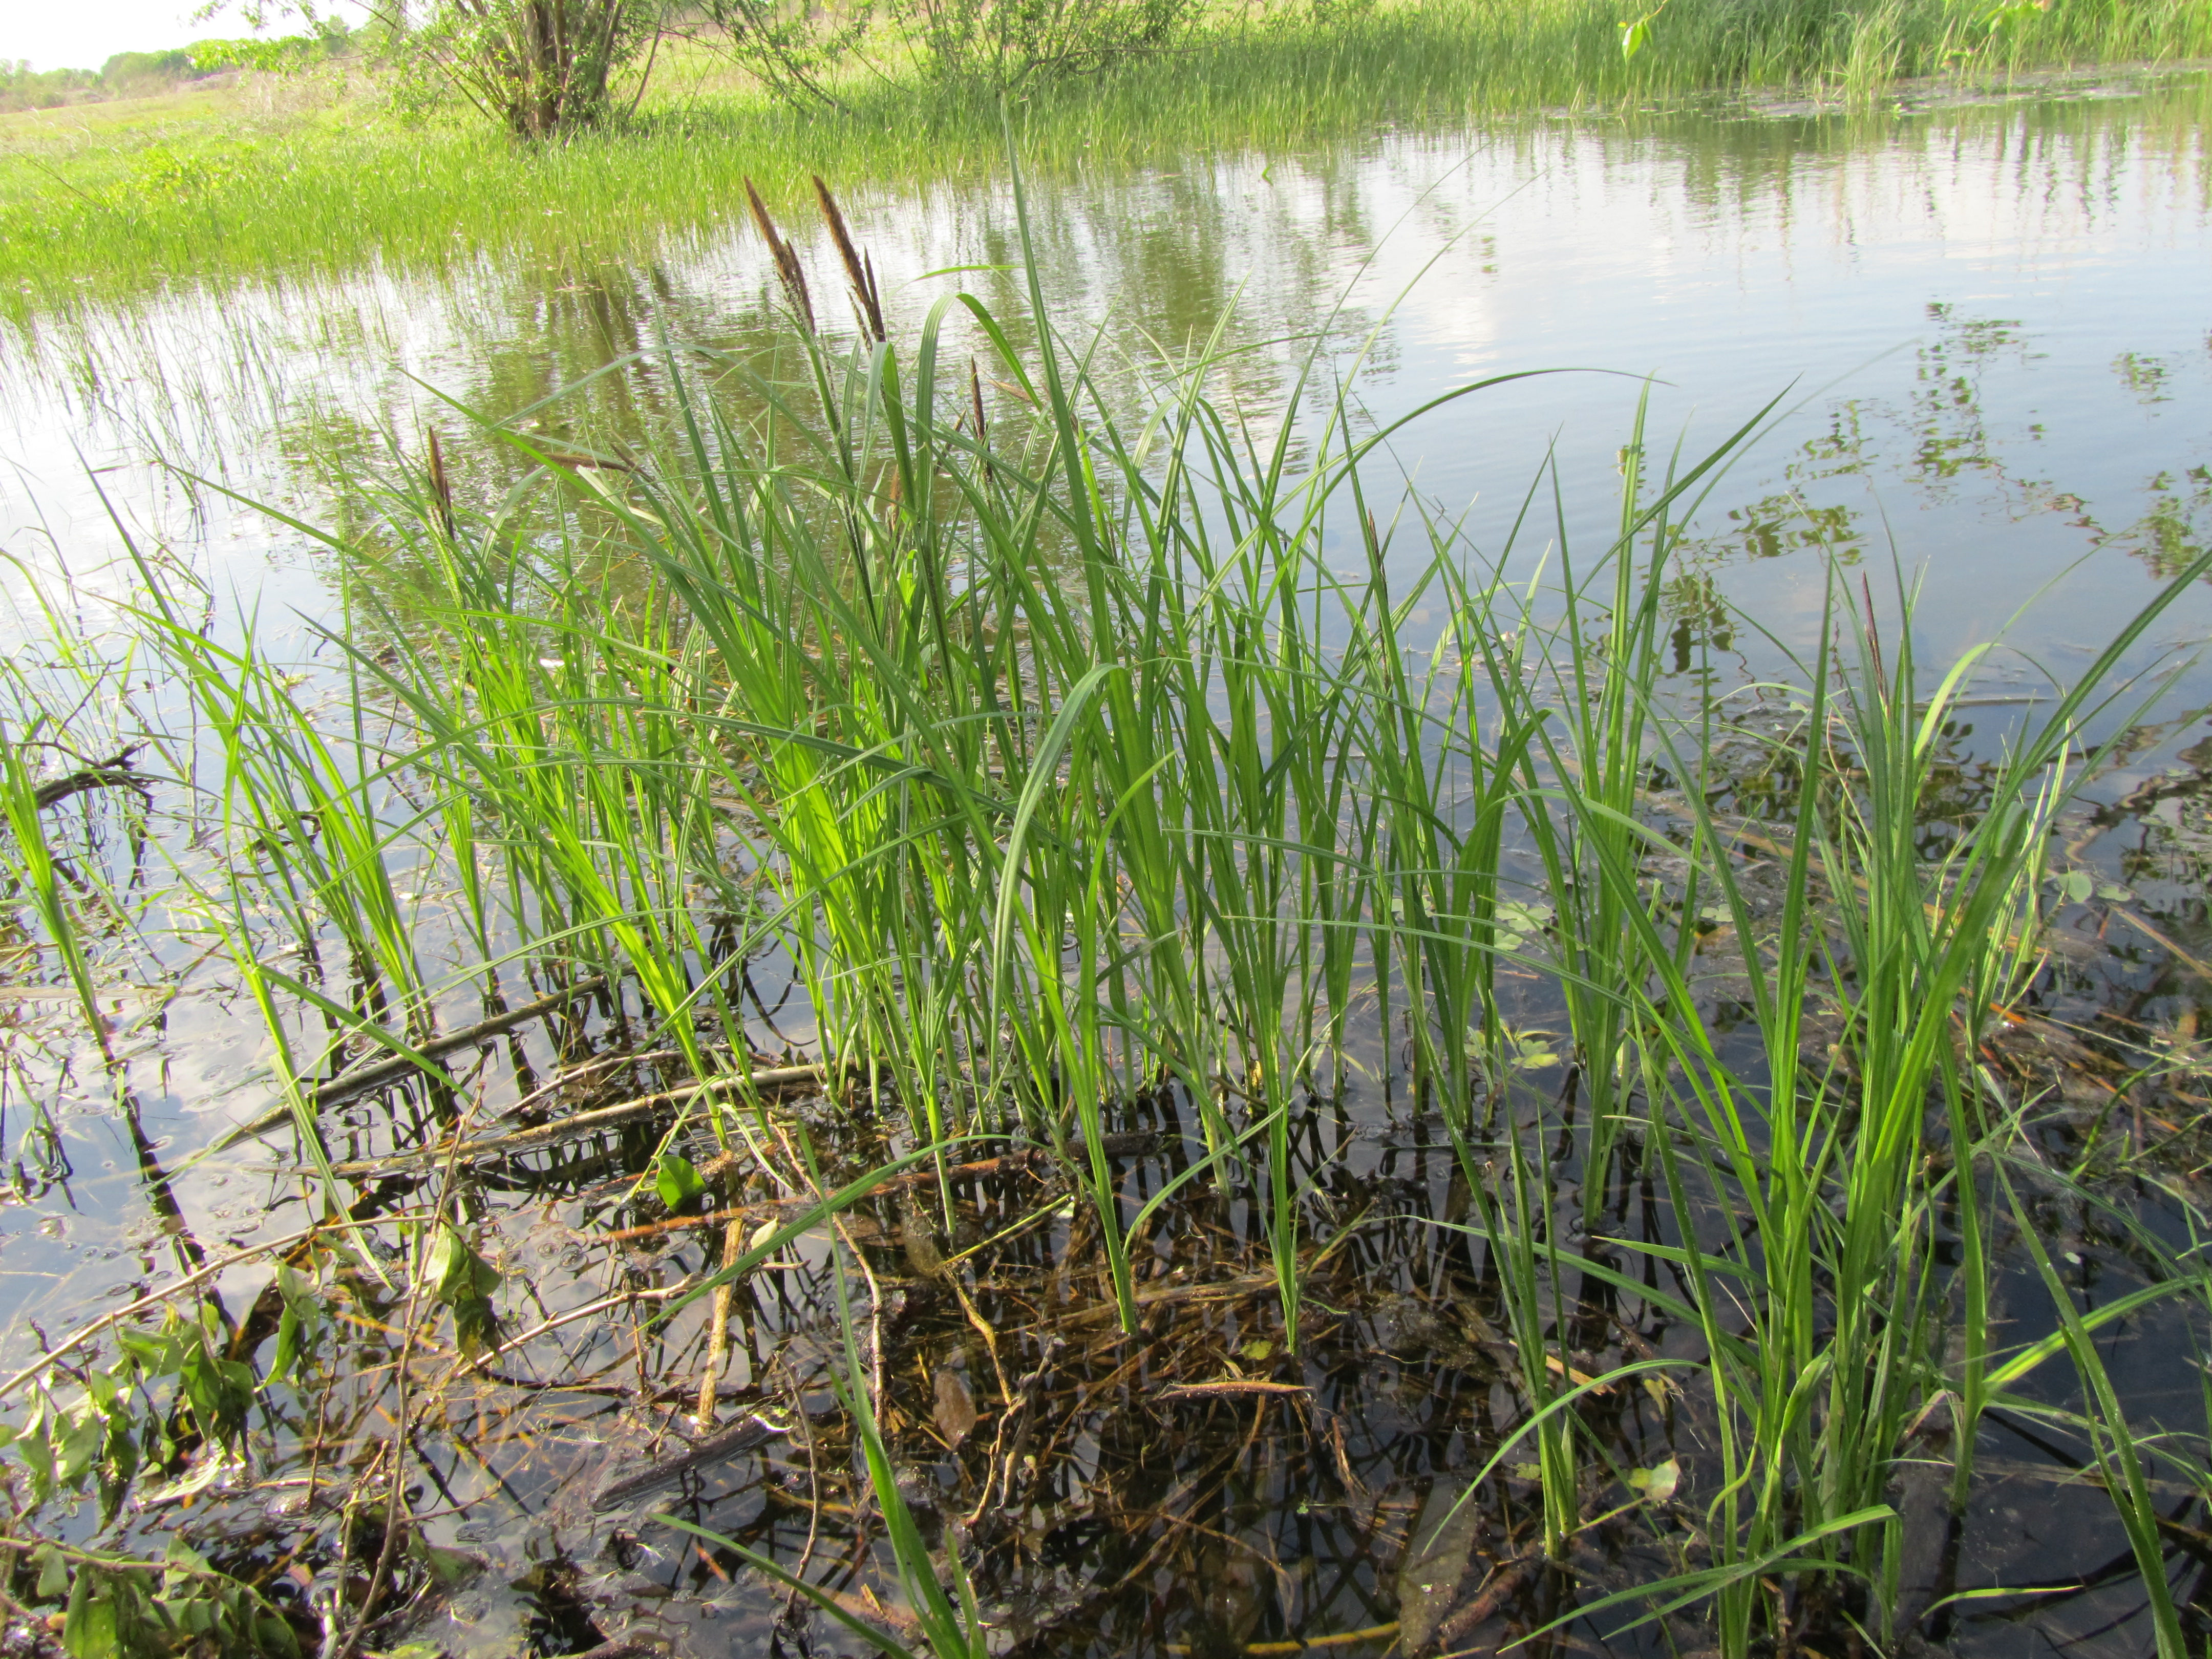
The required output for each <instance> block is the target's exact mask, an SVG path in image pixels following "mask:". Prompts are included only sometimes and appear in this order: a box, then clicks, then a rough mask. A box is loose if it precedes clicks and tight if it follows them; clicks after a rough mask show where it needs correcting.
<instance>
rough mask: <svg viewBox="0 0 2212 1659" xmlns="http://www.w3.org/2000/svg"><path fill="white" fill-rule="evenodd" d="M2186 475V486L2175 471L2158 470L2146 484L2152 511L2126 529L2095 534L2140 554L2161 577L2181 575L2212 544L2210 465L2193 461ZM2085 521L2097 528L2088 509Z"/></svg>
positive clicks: (2102, 543) (2103, 543) (2100, 541)
mask: <svg viewBox="0 0 2212 1659" xmlns="http://www.w3.org/2000/svg"><path fill="white" fill-rule="evenodd" d="M2182 480H2183V483H2186V484H2187V485H2188V486H2190V487H2189V488H2187V489H2183V488H2182V487H2181V486H2180V485H2178V484H2177V483H2175V482H2174V478H2173V475H2172V473H2170V472H2160V473H2159V474H2157V475H2156V476H2155V477H2153V478H2152V479H2151V480H2150V482H2149V483H2148V484H2146V485H2145V486H2144V488H2145V489H2148V490H2149V491H2150V492H2151V496H2152V500H2151V504H2150V511H2148V513H2144V514H2143V515H2142V517H2141V518H2140V519H2137V520H2136V521H2135V522H2134V523H2133V524H2131V525H2130V526H2127V528H2126V529H2124V530H2115V531H2106V530H2101V529H2098V530H2095V532H2094V534H2093V537H2092V538H2091V539H2092V540H2093V541H2094V542H2095V543H2096V544H2097V545H2098V546H2099V547H2112V548H2118V550H2120V551H2122V552H2124V553H2126V554H2128V555H2130V556H2132V557H2135V558H2138V559H2141V560H2142V562H2144V563H2145V564H2146V565H2148V567H2149V568H2150V572H2151V574H2153V575H2154V576H2156V577H2157V578H2158V579H2159V580H2161V581H2165V580H2171V579H2172V577H2174V576H2177V575H2179V574H2180V573H2181V572H2182V571H2183V570H2184V569H2185V568H2188V567H2189V565H2191V563H2193V562H2195V561H2196V560H2197V559H2199V558H2202V557H2203V555H2204V551H2205V550H2206V548H2207V547H2212V466H2192V467H2191V468H2190V469H2189V471H2186V472H2185V473H2183V474H2182ZM2082 522H2083V523H2084V524H2088V525H2091V526H2093V520H2090V519H2088V518H2087V515H2084V517H2083V520H2082Z"/></svg>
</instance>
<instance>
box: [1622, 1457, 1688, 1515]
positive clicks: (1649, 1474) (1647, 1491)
mask: <svg viewBox="0 0 2212 1659" xmlns="http://www.w3.org/2000/svg"><path fill="white" fill-rule="evenodd" d="M1627 1480H1628V1484H1629V1486H1630V1488H1631V1489H1632V1491H1634V1492H1638V1494H1640V1495H1641V1496H1642V1498H1643V1499H1644V1502H1645V1503H1647V1504H1664V1503H1666V1502H1667V1501H1668V1499H1670V1498H1673V1497H1674V1489H1675V1488H1676V1487H1677V1486H1680V1485H1681V1484H1682V1466H1681V1465H1680V1463H1678V1462H1675V1461H1674V1459H1673V1458H1671V1457H1670V1458H1668V1460H1667V1461H1666V1462H1663V1463H1654V1464H1653V1465H1652V1466H1651V1467H1650V1468H1648V1469H1631V1470H1629V1472H1628V1475H1627Z"/></svg>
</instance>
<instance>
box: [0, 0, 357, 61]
mask: <svg viewBox="0 0 2212 1659" xmlns="http://www.w3.org/2000/svg"><path fill="white" fill-rule="evenodd" d="M199 3H200V0H74V3H70V0H0V58H5V59H7V60H8V61H9V62H11V63H12V62H14V61H15V59H17V58H28V59H30V63H31V67H32V68H33V69H34V70H51V69H94V70H96V69H98V68H99V67H100V65H101V64H104V63H106V61H107V60H108V58H111V57H112V56H113V55H114V54H115V53H117V52H163V51H166V50H167V49H168V48H169V47H171V46H183V45H184V44H185V42H186V41H188V40H205V39H207V38H208V37H209V36H210V35H213V36H226V35H241V34H250V33H252V30H251V29H249V28H247V27H246V21H245V20H244V19H243V18H242V17H240V15H238V0H233V3H232V4H231V5H230V6H228V7H227V8H226V9H224V10H222V11H221V12H218V13H217V14H216V15H215V16H213V17H211V18H210V19H209V20H208V21H206V22H204V23H195V22H193V21H191V15H192V13H193V12H194V11H195V10H197V9H198V6H199ZM275 9H276V8H275V7H274V6H271V7H270V10H271V11H272V12H273V11H274V10H275ZM318 9H319V10H322V9H336V10H337V11H338V12H340V13H341V14H343V15H345V18H346V21H348V22H349V23H358V22H359V21H361V12H360V9H359V8H358V7H356V6H349V5H339V6H337V7H335V8H329V7H319V8H318ZM299 28H300V25H299V23H298V21H297V20H296V19H295V20H291V21H285V20H281V19H277V20H272V23H271V27H270V33H275V34H293V33H298V32H299Z"/></svg>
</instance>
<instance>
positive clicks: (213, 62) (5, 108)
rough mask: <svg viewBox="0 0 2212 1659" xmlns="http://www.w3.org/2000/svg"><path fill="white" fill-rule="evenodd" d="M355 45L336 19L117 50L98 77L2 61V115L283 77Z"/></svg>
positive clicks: (338, 54) (0, 107)
mask: <svg viewBox="0 0 2212 1659" xmlns="http://www.w3.org/2000/svg"><path fill="white" fill-rule="evenodd" d="M352 44H353V43H352V40H351V39H350V37H349V34H348V33H347V31H346V27H345V26H344V24H343V22H339V21H335V20H333V21H330V22H327V23H325V24H323V25H321V26H319V27H317V28H316V30H315V31H314V32H313V33H308V34H295V35H283V36H277V37H275V38H267V37H247V38H245V39H241V40H196V41H194V42H193V43H192V44H191V46H179V47H174V48H172V49H170V50H168V51H166V52H117V53H116V54H115V55H114V56H112V58H109V59H108V60H107V61H106V63H105V64H102V65H101V66H100V69H99V70H98V71H97V72H96V73H95V72H94V71H93V70H82V69H52V70H35V71H34V70H32V68H31V67H30V65H29V64H27V63H15V64H9V63H7V62H5V61H0V113H4V112H14V111H20V110H40V109H58V108H63V107H66V106H73V105H81V104H87V103H101V102H106V101H109V100H116V99H139V98H145V97H149V96H150V95H154V94H158V93H162V92H171V91H174V90H176V89H177V88H180V87H185V86H188V85H190V84H191V83H192V82H196V81H204V80H206V79H207V78H209V77H210V76H217V75H222V74H223V73H224V72H225V71H227V70H264V71H266V72H269V73H272V74H282V73H285V72H288V71H292V70H302V69H307V68H312V67H313V66H314V65H316V64H320V63H323V62H325V61H326V60H327V59H330V58H338V57H343V55H344V54H345V53H346V52H348V51H349V49H350V47H351V46H352Z"/></svg>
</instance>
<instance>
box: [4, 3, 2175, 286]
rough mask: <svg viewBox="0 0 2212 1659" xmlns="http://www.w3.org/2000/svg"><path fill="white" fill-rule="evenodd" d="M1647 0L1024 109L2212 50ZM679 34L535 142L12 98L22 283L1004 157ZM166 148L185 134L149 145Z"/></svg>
mask: <svg viewBox="0 0 2212 1659" xmlns="http://www.w3.org/2000/svg"><path fill="white" fill-rule="evenodd" d="M1620 10H1622V8H1620V7H1619V6H1617V5H1614V4H1613V3H1611V0H1526V3H1520V0H1515V3H1508V0H1420V3H1415V4H1411V5H1407V6H1402V7H1395V8H1388V9H1374V10H1370V11H1367V12H1365V13H1364V14H1358V15H1352V16H1350V17H1341V16H1340V17H1335V18H1332V19H1331V20H1330V21H1328V22H1326V23H1322V22H1313V21H1299V22H1289V23H1283V24H1273V25H1268V26H1264V27H1262V26H1246V25H1241V24H1240V25H1238V26H1237V27H1233V28H1227V29H1223V30H1218V31H1216V32H1213V33H1208V34H1206V35H1204V36H1202V37H1200V39H1199V40H1197V41H1196V42H1195V43H1194V44H1192V45H1191V46H1188V48H1187V49H1185V50H1183V51H1180V52H1176V53H1174V54H1172V55H1170V56H1164V57H1161V58H1155V59H1152V60H1148V61H1141V62H1137V63H1133V64H1128V65H1127V66H1125V67H1122V68H1121V69H1119V70H1115V71H1113V72H1111V73H1107V74H1102V75H1097V76H1086V77H1084V78H1082V79H1080V80H1070V81H1066V82H1057V83H1040V84H1037V85H1035V86H1033V87H1031V88H1028V89H1026V90H1025V91H1024V94H1022V96H1021V98H1020V100H1019V101H1018V103H1017V104H1016V106H1015V109H1014V116H1015V119H1016V121H1017V124H1018V127H1019V130H1020V137H1021V139H1022V142H1023V143H1024V147H1025V149H1026V150H1027V152H1028V153H1029V154H1030V155H1031V156H1032V157H1033V158H1034V164H1035V165H1036V166H1037V167H1041V168H1044V169H1048V170H1053V171H1065V170H1070V169H1074V168H1077V167H1094V166H1101V165H1103V166H1111V167H1121V166H1128V165H1133V164H1138V163H1142V162H1145V161H1152V160H1156V159H1158V158H1161V157H1163V156H1166V155H1174V154H1176V153H1179V152H1181V151H1182V150H1185V149H1189V148H1191V147H1193V146H1208V147H1212V146H1221V145H1247V144H1259V145H1286V144H1294V143H1301V142H1305V141H1309V140H1311V139H1313V138H1316V137H1322V136H1325V135H1328V134H1332V133H1343V132H1349V131H1364V130H1371V129H1372V128H1373V127H1374V126H1375V125H1377V124H1378V123H1382V122H1386V121H1395V120H1405V119H1423V120H1428V119H1436V120H1449V119H1453V118H1464V117H1468V116H1471V115H1480V114H1483V113H1486V112H1510V111H1516V110H1528V109H1532V108H1535V107H1539V106H1562V105H1565V106H1580V105H1589V104H1595V105H1598V106H1613V105H1618V104H1620V103H1621V102H1622V101H1624V100H1627V101H1631V102H1640V101H1643V100H1649V99H1652V98H1671V97H1679V96H1684V95H1689V94H1699V93H1703V92H1707V91H1711V90H1714V89H1717V88H1730V87H1737V86H1778V85H1783V84H1806V83H1816V84H1819V85H1822V86H1826V87H1828V88H1833V89H1835V90H1837V91H1838V92H1841V93H1844V94H1866V93H1868V92H1869V91H1871V89H1872V88H1874V87H1875V85H1876V84H1878V83H1879V82H1881V80H1882V79H1884V78H1887V77H1890V76H1910V75H1917V74H1929V73H1937V72H1943V71H1947V70H1957V69H1965V70H1971V71H1972V72H1973V73H1975V74H1976V75H1978V76H2004V75H2006V74H2008V73H2010V72H2013V71H2015V70H2021V69H2023V68H2027V67H2031V66H2035V65H2041V64H2065V63H2070V62H2075V61H2080V60H2085V59H2105V60H2118V59H2122V58H2150V59H2162V60H2171V59H2173V58H2186V57H2190V56H2193V55H2197V54H2203V53H2206V52H2212V14H2207V13H2206V11H2205V10H2204V9H2203V7H2202V6H2193V7H2191V6H2182V5H2179V4H2172V3H2160V4H2151V5H2143V6H2128V7H2124V8H2123V7H2114V8H2110V9H2099V10H2097V11H2096V12H2095V13H2094V14H2093V15H2092V14H2091V13H2090V12H2089V11H2088V10H2087V9H2076V8H2073V7H2069V6H2060V7H2057V8H2054V9H2052V10H2051V11H2050V12H2048V13H2045V12H2039V11H2033V10H2030V11H2027V13H2025V15H2022V16H2021V17H2018V18H2015V19H2012V20H2011V21H2004V22H2002V23H2001V24H1999V25H1998V26H1996V27H1985V26H1984V23H1983V22H1981V21H1977V20H1975V19H1972V18H1970V17H1968V16H1966V15H1964V14H1962V13H1960V12H1958V11H1956V10H1955V9H1952V8H1948V7H1946V6H1944V5H1942V4H1939V3H1935V0H1874V3H1864V0H1863V3H1860V4H1857V5H1844V6H1840V7H1830V6H1826V5H1820V6H1815V5H1813V4H1811V3H1809V0H1785V3H1780V4H1775V5H1767V6H1761V7H1757V8H1745V7H1742V6H1740V5H1736V4H1733V3H1729V0H1675V3H1674V4H1672V5H1671V6H1669V8H1668V9H1667V12H1666V14H1665V15H1664V16H1663V17H1662V19H1661V20H1660V21H1659V23H1658V24H1657V25H1656V30H1655V34H1654V38H1653V40H1652V42H1651V44H1650V45H1649V46H1647V47H1646V48H1645V49H1644V51H1643V52H1640V53H1639V54H1638V56H1637V57H1636V58H1635V59H1634V61H1633V62H1629V61H1626V60H1625V59H1624V58H1623V57H1622V54H1621V52H1620V45H1619V33H1618V26H1619V16H1618V14H1619V13H1620ZM675 56H676V58H677V63H676V65H675V67H674V68H673V69H669V70H665V72H664V73H663V74H662V76H660V77H659V83H658V88H659V89H658V90H657V91H656V92H655V94H654V96H653V98H652V99H650V100H647V104H646V106H645V108H644V111H643V114H642V118H641V120H639V121H638V122H637V123H635V124H634V125H632V126H631V127H629V128H628V129H626V130H623V131H615V132H611V133H609V134H606V135H603V136H596V137H584V138H580V139H578V140H576V141H574V142H573V143H568V144H564V145H560V146H556V147H551V148H549V149H544V150H541V151H538V152H534V153H528V154H519V153H517V152H516V151H514V150H513V149H511V148H510V147H509V146H508V144H507V142H506V140H505V139H504V138H502V137H500V136H498V135H497V134H495V133H493V132H490V131H482V130H479V129H477V128H476V127H474V126H469V125H435V124H434V125H428V126H414V127H410V126H405V125H399V124H397V123H395V122H393V121H391V120H389V119H387V118H383V117H381V116H380V115H379V114H378V113H377V112H375V111H374V109H373V108H372V107H371V106H368V105H366V104H354V105H331V106H325V107H324V108H322V109H320V110H307V111H301V112H294V113H291V114H288V115H281V116H280V115H275V114H265V115H263V116H261V117H260V118H258V119H257V118H255V117H254V116H253V114H252V106H251V100H248V99H246V98H244V97H242V96H241V95H240V94H234V93H218V94H204V95H203V96H202V97H201V98H200V99H197V100H195V99H192V98H189V97H185V98H169V99H162V100H147V101H146V102H145V103H144V104H143V105H142V106H124V105H118V106H106V107H105V108H103V109H101V110H100V111H99V112H97V113H96V114H91V115H88V114H86V113H85V112H81V111H69V112H41V113H39V114H36V115H33V116H19V117H14V118H8V119H6V120H5V121H0V295H4V302H5V303H6V304H7V305H9V306H11V307H24V306H27V305H30V304H33V303H35V302H36V301H37V298H38V297H39V296H40V295H41V294H46V295H52V294H53V293H57V292H61V291H67V290H74V289H77V288H78V287H79V286H80V285H82V284H83V283H86V282H87V280H88V279H89V281H90V283H92V285H93V286H94V288H95V289H99V288H112V289H126V288H129V287H131V286H135V285H137V284H138V283H143V281H144V280H146V279H147V277H148V276H149V275H150V274H152V273H155V272H159V273H161V274H164V275H170V274H174V273H177V272H179V271H188V270H239V269H270V268H282V267H291V268H298V267H302V266H321V267H325V268H327V267H328V266H330V265H331V264H350V263H353V262H356V261H358V260H361V259H362V258H367V257H368V256H369V255H370V254H372V253H374V254H378V255H380V256H382V257H384V258H387V259H392V260H394V261H397V262H398V263H400V264H405V265H412V266H416V267H429V268H435V267H437V266H439V265H441V264H443V263H445V262H447V261H450V260H452V259H454V258H468V257H471V256H473V255H474V254H475V253H476V252H478V251H479V250H482V249H485V248H495V249H510V248H511V249H518V250H521V251H524V252H533V253H547V252H555V251H559V252H574V251H575V250H577V249H579V248H581V247H590V248H592V249H594V250H596V251H598V252H602V253H614V254H619V253H623V252H635V251H639V250H641V249H644V248H647V247H649V246H652V245H653V242H654V241H655V240H656V239H657V238H658V237H659V235H661V234H663V233H665V231H667V230H669V229H671V228H675V229H697V228H704V227H706V226H708V225H710V224H712V223H714V222H716V221H717V220H718V219H726V218H727V217H729V216H731V215H732V213H733V212H734V210H736V208H737V205H738V191H737V180H738V173H739V172H740V171H744V172H750V173H753V174H754V175H755V176H756V177H760V178H763V179H795V178H798V177H801V176H803V174H804V173H805V172H806V171H807V170H810V169H820V170H823V171H830V172H835V173H836V174H837V175H838V176H840V177H842V178H844V179H869V178H875V179H901V180H906V179H917V178H921V179H930V178H954V179H957V178H960V177H963V176H969V175H972V174H973V173H975V172H977V171H979V170H981V171H992V170H994V169H995V168H996V167H998V165H999V162H998V159H997V150H998V142H999V128H998V118H997V111H996V107H995V104H994V100H992V99H991V98H989V97H988V96H985V95H978V94H975V93H973V92H972V91H969V90H966V89H951V88H939V87H933V86H921V85H916V84H915V83H913V82H911V81H905V80H900V79H898V78H896V77H894V78H892V79H890V80H889V81H884V80H880V79H877V78H874V77H872V76H859V75H856V76H855V77H854V81H853V83H852V84H851V85H849V86H848V87H847V88H844V89H843V95H844V96H845V98H846V99H847V100H848V112H828V113H807V114H802V113H799V112H793V111H792V110H789V109H786V108H781V107H777V106H771V105H769V104H767V103H765V102H763V100H761V99H760V98H759V97H758V96H757V95H756V94H753V93H751V92H750V91H749V90H748V89H746V88H744V86H742V85H739V84H736V83H733V82H732V81H731V79H730V77H729V76H727V75H726V73H718V72H716V71H715V70H714V68H713V66H712V64H711V62H709V61H708V60H702V59H699V58H691V57H688V56H687V55H685V54H683V53H678V54H676V55H675ZM241 118H243V119H241ZM241 126H243V127H246V128H250V129H254V130H255V132H254V137H255V139H256V143H255V144H254V145H253V147H252V148H251V149H245V148H242V147H240V145H239V144H238V143H236V142H235V141H236V137H237V135H238V133H239V131H240V128H241ZM149 147H150V148H159V149H162V150H164V151H165V152H166V155H164V156H163V157H162V158H161V159H160V160H159V161H156V162H154V163H149V162H147V161H145V160H144V157H145V155H146V154H147V152H148V151H149ZM179 181H182V182H183V183H184V184H185V185H187V186H189V187H187V188H183V189H179V188H175V187H173V186H175V185H177V184H178V183H179ZM25 283H29V284H30V289H29V292H28V294H27V293H26V291H25V289H24V287H23V285H24V284H25Z"/></svg>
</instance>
